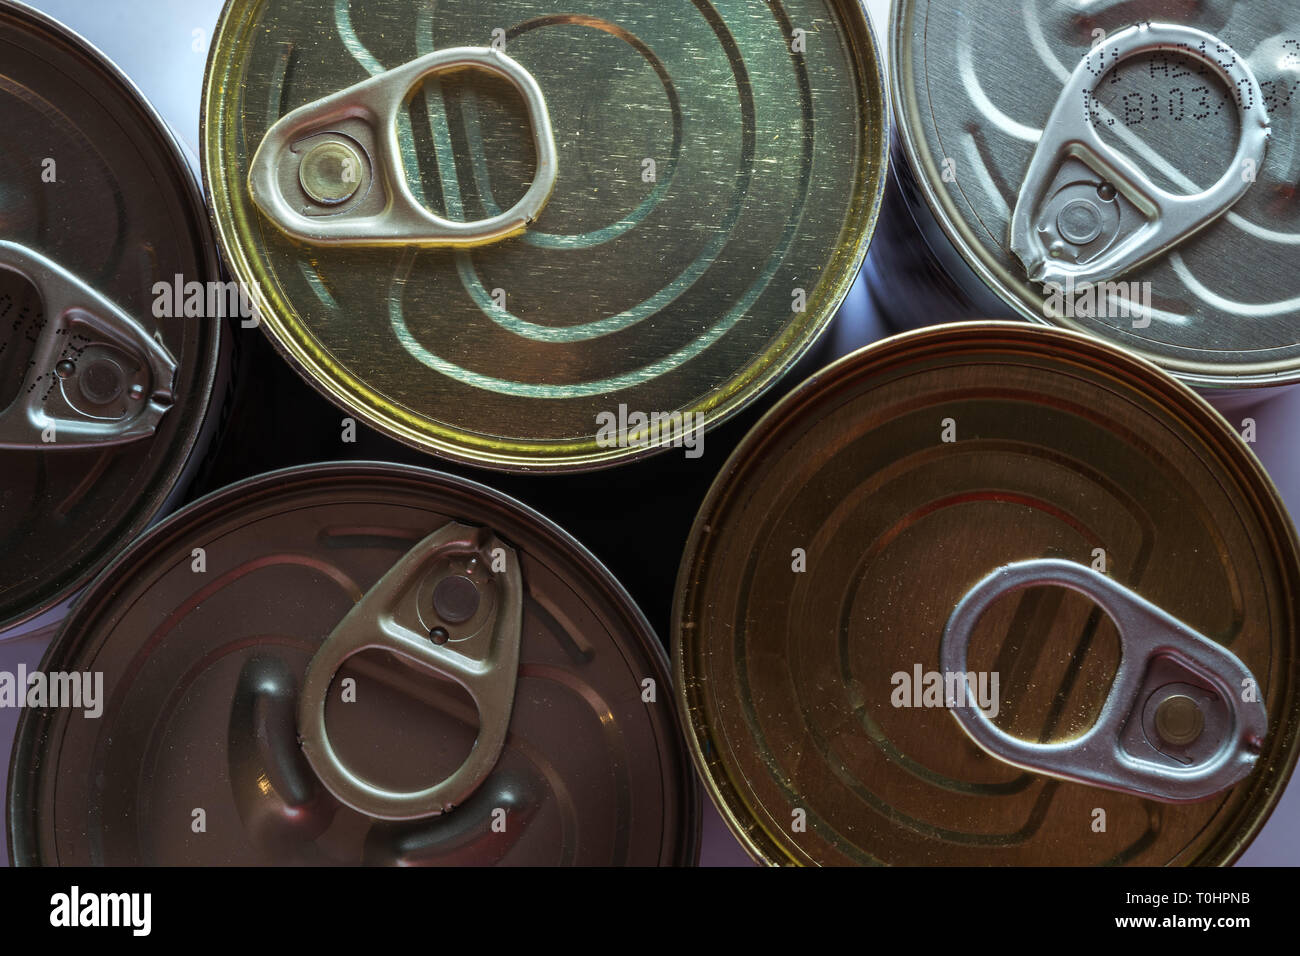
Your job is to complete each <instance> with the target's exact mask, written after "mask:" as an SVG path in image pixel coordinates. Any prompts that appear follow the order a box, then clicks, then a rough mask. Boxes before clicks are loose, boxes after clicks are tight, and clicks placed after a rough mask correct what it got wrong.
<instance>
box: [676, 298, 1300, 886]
mask: <svg viewBox="0 0 1300 956" xmlns="http://www.w3.org/2000/svg"><path fill="white" fill-rule="evenodd" d="M954 336H960V337H963V338H968V339H970V340H971V341H972V342H975V341H979V340H980V339H983V340H984V341H993V340H996V339H1003V340H1005V339H1006V338H1008V337H1010V338H1014V339H1018V340H1019V341H1020V342H1028V341H1030V340H1035V341H1038V342H1041V343H1045V344H1046V345H1047V346H1048V347H1051V346H1053V345H1055V346H1056V347H1057V348H1058V349H1060V350H1061V351H1066V352H1069V353H1071V354H1072V355H1074V356H1076V357H1077V358H1078V359H1079V360H1080V361H1081V362H1082V361H1084V360H1086V359H1087V358H1089V357H1090V356H1089V353H1091V355H1092V356H1096V357H1099V358H1102V359H1106V360H1108V361H1111V362H1115V363H1116V364H1117V365H1119V366H1120V367H1121V368H1123V367H1124V366H1127V368H1126V369H1125V378H1127V379H1129V380H1135V379H1137V378H1142V379H1143V380H1144V381H1146V382H1148V383H1149V384H1150V385H1151V386H1152V387H1151V388H1150V395H1149V398H1151V399H1152V401H1160V402H1162V403H1163V404H1164V405H1165V407H1168V408H1170V409H1171V410H1174V409H1177V408H1179V407H1181V410H1182V411H1184V412H1188V411H1190V412H1192V413H1193V414H1196V415H1199V416H1200V425H1201V426H1202V427H1201V428H1200V429H1198V431H1200V432H1201V433H1202V435H1203V437H1204V439H1205V440H1206V442H1207V444H1210V445H1211V450H1212V451H1213V452H1214V454H1215V457H1216V459H1219V460H1220V461H1222V462H1224V463H1227V462H1229V461H1230V457H1231V456H1234V455H1235V456H1236V458H1237V460H1236V461H1235V462H1234V463H1233V469H1232V470H1233V471H1235V472H1238V473H1240V474H1241V477H1242V479H1243V485H1242V489H1241V490H1242V492H1243V498H1242V500H1246V501H1249V502H1251V503H1252V505H1253V507H1252V510H1253V512H1254V513H1255V515H1256V516H1257V517H1258V518H1260V519H1261V525H1263V527H1264V528H1265V530H1266V531H1267V532H1268V536H1269V538H1268V540H1269V543H1270V545H1271V547H1272V554H1273V556H1274V557H1275V558H1277V559H1280V560H1278V562H1277V567H1278V570H1279V572H1280V576H1281V577H1283V578H1284V579H1285V580H1286V583H1287V587H1286V589H1285V592H1284V593H1283V594H1282V595H1281V597H1282V598H1283V599H1284V600H1285V602H1286V607H1287V608H1288V610H1289V614H1288V616H1287V621H1288V623H1289V624H1290V626H1291V627H1292V628H1293V633H1294V634H1300V630H1296V628H1297V626H1298V625H1300V538H1298V537H1297V532H1296V527H1295V525H1294V523H1293V522H1292V521H1291V519H1290V517H1289V513H1288V511H1287V509H1286V506H1285V504H1284V503H1283V501H1282V497H1281V494H1280V493H1279V492H1278V490H1277V486H1276V485H1275V484H1274V482H1273V480H1272V478H1271V477H1270V476H1269V474H1268V472H1267V471H1266V470H1265V468H1264V466H1263V464H1262V463H1261V462H1260V461H1259V459H1258V457H1257V456H1256V455H1255V453H1254V452H1253V451H1252V450H1251V448H1250V446H1248V445H1246V444H1245V443H1244V442H1243V441H1242V440H1241V436H1240V435H1238V434H1237V432H1236V431H1234V430H1233V428H1232V426H1231V425H1230V424H1229V423H1228V421H1227V419H1225V418H1224V417H1223V416H1222V415H1221V414H1220V413H1219V412H1218V411H1217V410H1216V409H1215V408H1214V407H1213V406H1212V405H1210V404H1209V402H1207V401H1206V400H1205V399H1204V398H1202V397H1201V396H1200V395H1198V394H1197V393H1196V392H1195V391H1194V390H1192V388H1190V387H1189V386H1188V385H1187V384H1185V383H1183V382H1181V381H1179V380H1178V379H1176V378H1174V377H1173V376H1172V375H1170V374H1168V373H1167V372H1165V371H1163V370H1162V369H1161V368H1159V367H1158V366H1157V365H1156V364H1155V363H1153V362H1151V361H1149V360H1148V359H1145V358H1142V357H1141V356H1137V355H1134V354H1132V353H1131V352H1128V351H1126V350H1124V349H1121V348H1119V347H1118V346H1115V345H1113V344H1111V343H1109V342H1105V341H1103V340H1099V339H1096V338H1093V337H1091V336H1088V335H1085V334H1083V333H1081V332H1075V331H1073V330H1070V329H1061V328H1056V327H1046V326H1041V325H1030V324H1026V323H1023V322H1015V321H1004V320H998V321H971V322H952V323H945V324H942V325H935V326H929V327H926V328H922V329H917V330H914V331H910V332H904V333H902V334H899V335H896V336H894V337H892V338H889V339H884V340H882V341H880V342H876V343H873V344H871V345H868V346H865V347H864V348H861V349H858V350H857V351H855V352H851V353H849V354H848V355H846V356H844V357H842V358H840V359H839V360H837V361H835V362H833V363H832V364H830V365H828V366H827V367H826V368H824V369H822V370H821V371H820V372H818V373H816V374H815V375H813V376H811V377H810V378H808V379H807V380H806V381H804V382H802V383H801V384H800V385H798V386H797V387H796V388H794V389H793V390H792V391H791V392H790V393H789V394H787V395H786V396H785V397H784V398H782V399H781V401H780V402H778V403H777V404H776V406H774V407H773V408H772V409H770V410H769V411H768V412H767V413H766V414H764V415H763V417H762V418H761V419H760V420H759V421H758V423H757V424H755V425H754V427H753V428H752V429H750V431H749V433H748V434H746V435H745V437H744V438H743V439H742V440H741V442H740V444H739V445H737V446H736V449H735V450H734V451H733V452H732V454H731V456H730V457H729V458H728V459H727V461H726V463H725V464H724V465H723V467H722V469H721V470H720V471H719V472H718V475H717V477H716V478H715V479H714V481H713V484H712V485H711V486H710V487H709V491H708V494H707V495H706V496H705V498H704V501H703V503H702V504H701V506H700V510H699V511H698V512H697V513H696V516H695V520H694V521H693V522H692V525H691V532H690V535H689V537H688V538H687V541H686V545H685V548H684V550H683V552H682V561H681V564H680V565H679V566H678V572H677V580H676V584H675V586H674V588H673V609H672V663H673V688H674V694H675V695H676V697H677V705H678V710H679V712H680V713H681V714H683V715H685V716H686V717H687V718H688V724H687V726H686V742H687V746H688V748H689V750H690V753H691V760H692V762H693V763H694V765H695V769H696V772H697V773H698V774H699V776H700V778H701V780H702V781H703V782H704V789H705V792H706V793H707V794H708V795H709V799H710V800H712V802H713V804H714V806H715V807H717V810H718V812H719V814H720V815H721V816H722V818H723V820H725V821H726V823H727V826H728V828H729V829H730V830H731V832H732V833H733V835H734V836H735V837H736V838H737V839H738V840H739V841H740V843H741V845H742V846H743V847H744V848H745V850H746V852H748V853H749V855H750V856H751V857H752V858H753V859H754V860H755V861H756V862H758V863H763V864H767V865H770V866H780V865H789V864H793V863H796V862H797V861H796V860H794V859H793V858H792V857H790V856H789V855H788V854H787V853H785V852H784V851H783V850H781V848H780V847H778V846H777V845H776V844H775V842H773V841H771V840H765V839H763V836H764V834H763V830H762V827H761V825H759V824H758V823H757V821H756V820H754V818H753V815H752V813H748V811H747V808H746V807H745V805H744V802H743V801H742V800H741V799H739V798H738V797H737V796H736V795H735V794H734V793H732V794H731V795H730V799H729V797H728V794H727V791H728V790H729V789H730V785H729V784H728V785H727V786H723V785H722V784H720V782H719V780H718V776H719V775H718V774H715V773H714V772H713V770H714V768H719V769H720V768H721V764H720V761H719V760H718V758H717V757H714V758H712V759H710V758H708V757H706V756H705V754H704V749H703V746H702V741H703V740H704V739H709V740H712V732H711V730H710V728H709V726H708V725H707V724H706V723H705V721H704V720H703V719H702V718H701V713H702V709H701V708H700V707H699V706H696V705H695V701H693V700H692V697H691V695H690V694H688V692H687V680H688V677H689V674H688V670H687V661H686V653H685V652H686V643H685V635H684V633H683V627H682V624H683V621H684V619H685V615H686V613H687V611H688V603H689V602H690V601H691V599H692V598H693V592H695V591H698V589H699V581H698V578H699V575H698V574H696V573H695V572H696V564H697V560H696V559H697V556H698V554H699V553H700V551H701V550H702V548H703V545H704V542H705V539H706V537H707V536H708V535H709V534H710V533H711V532H710V527H711V524H712V519H713V516H714V514H715V513H716V511H717V507H718V505H719V503H720V502H721V501H722V499H723V498H724V497H726V496H727V495H728V494H729V493H730V492H731V491H732V485H733V482H734V480H735V478H736V476H737V475H738V474H739V473H741V472H742V471H743V470H744V468H745V466H746V463H747V461H750V460H753V459H754V454H755V451H756V450H757V449H758V448H760V447H761V446H762V445H763V444H764V443H765V442H766V441H767V439H768V438H769V437H771V436H772V435H773V434H776V433H777V432H778V430H779V429H780V428H781V427H782V426H783V424H784V423H785V422H786V421H787V420H789V419H790V418H793V417H796V416H797V415H799V414H800V413H801V412H802V409H803V407H804V406H805V405H810V404H813V403H815V402H816V401H817V400H818V399H819V398H821V397H822V396H823V395H824V394H825V392H826V391H827V390H828V389H830V388H832V387H834V386H835V385H836V384H837V383H839V382H840V381H842V380H843V378H844V377H845V376H846V375H851V374H852V373H853V371H854V370H855V368H856V367H857V366H859V365H860V364H863V363H869V362H871V361H873V360H875V359H876V358H877V357H879V356H881V355H887V354H889V353H891V352H898V353H900V354H904V353H908V352H910V351H911V350H913V349H914V348H915V347H916V346H918V345H919V346H922V347H927V346H928V347H929V348H931V349H932V350H943V347H944V344H945V343H948V344H949V345H951V340H952V338H953V337H954ZM1183 421H1184V422H1185V423H1188V424H1190V422H1191V419H1187V418H1184V419H1183ZM1293 639H1294V638H1293ZM1295 670H1296V669H1295V668H1291V671H1290V672H1288V671H1285V670H1284V671H1283V672H1282V677H1283V679H1285V680H1286V681H1287V682H1288V683H1290V684H1291V685H1292V690H1291V693H1290V695H1289V696H1290V698H1291V701H1290V707H1289V708H1288V709H1287V710H1286V711H1284V712H1283V713H1282V714H1281V716H1280V717H1279V718H1278V720H1279V723H1278V724H1277V727H1278V731H1277V732H1278V733H1281V734H1283V737H1284V741H1286V740H1289V743H1284V744H1283V745H1282V746H1283V747H1284V750H1285V762H1284V765H1283V766H1282V768H1281V770H1280V771H1279V773H1278V774H1277V775H1276V776H1275V777H1274V778H1273V782H1274V783H1275V784H1276V785H1275V786H1273V787H1272V789H1268V788H1265V792H1264V793H1263V794H1261V795H1259V796H1257V797H1255V798H1254V799H1253V800H1251V801H1250V804H1251V807H1252V809H1251V813H1250V817H1251V819H1250V822H1249V825H1248V826H1246V827H1244V828H1241V829H1239V830H1238V831H1237V832H1236V833H1234V834H1231V835H1230V839H1229V841H1228V845H1226V846H1221V845H1220V842H1221V841H1216V842H1214V843H1212V844H1210V846H1209V847H1208V848H1207V850H1206V853H1207V854H1208V855H1209V856H1210V860H1209V861H1208V862H1210V863H1212V864H1213V865H1219V866H1227V865H1230V864H1232V863H1233V862H1234V861H1235V860H1236V859H1237V858H1238V857H1240V856H1241V854H1242V853H1244V852H1245V850H1246V848H1247V847H1248V846H1249V845H1250V843H1251V841H1252V840H1253V839H1254V838H1255V836H1256V835H1258V833H1259V832H1260V830H1262V829H1263V827H1264V824H1265V823H1266V822H1267V821H1268V818H1269V816H1270V815H1271V814H1272V812H1273V810H1274V809H1275V808H1276V807H1277V804H1278V802H1279V801H1280V799H1281V796H1282V793H1283V791H1284V790H1285V789H1286V784H1287V782H1288V781H1289V780H1290V779H1291V778H1292V775H1293V773H1292V772H1293V771H1294V769H1295V767H1296V763H1297V760H1298V759H1300V687H1297V685H1300V675H1297V674H1296V673H1294V672H1295ZM1287 696H1288V695H1287V694H1285V693H1284V694H1283V695H1282V699H1284V700H1285V699H1286V698H1287ZM714 749H715V752H716V751H717V748H714ZM1248 780H1249V778H1248ZM1241 785H1242V784H1238V785H1237V786H1241ZM1255 786H1258V784H1256V785H1255ZM1198 862H1199V861H1198Z"/></svg>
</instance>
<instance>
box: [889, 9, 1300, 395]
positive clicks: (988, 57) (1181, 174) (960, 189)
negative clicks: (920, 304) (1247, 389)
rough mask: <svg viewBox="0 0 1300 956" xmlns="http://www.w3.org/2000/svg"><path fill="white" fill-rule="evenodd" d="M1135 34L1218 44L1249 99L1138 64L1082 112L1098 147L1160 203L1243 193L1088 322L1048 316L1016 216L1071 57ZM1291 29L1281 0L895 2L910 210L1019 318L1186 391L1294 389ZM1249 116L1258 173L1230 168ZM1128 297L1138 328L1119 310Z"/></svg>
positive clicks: (1190, 73)
mask: <svg viewBox="0 0 1300 956" xmlns="http://www.w3.org/2000/svg"><path fill="white" fill-rule="evenodd" d="M1148 21H1151V22H1154V23H1168V24H1173V25H1182V26H1189V27H1194V28H1197V29H1198V30H1200V31H1203V32H1205V33H1207V34H1209V35H1211V36H1213V37H1214V38H1217V40H1218V41H1220V42H1222V43H1223V44H1225V45H1226V48H1230V49H1231V50H1233V51H1235V52H1236V54H1237V55H1238V56H1239V57H1240V58H1241V59H1242V60H1243V61H1244V62H1245V64H1246V65H1247V67H1248V68H1249V70H1250V72H1251V73H1252V74H1253V75H1254V77H1255V78H1257V80H1258V89H1259V93H1260V96H1261V98H1262V103H1260V102H1256V101H1254V99H1253V94H1252V93H1250V92H1249V88H1248V87H1247V90H1246V91H1245V92H1234V91H1233V90H1230V89H1229V88H1228V87H1227V85H1226V84H1225V83H1224V81H1223V80H1222V79H1221V78H1220V77H1219V76H1218V75H1216V74H1215V71H1213V70H1211V69H1209V68H1207V67H1206V66H1205V65H1204V64H1203V63H1198V62H1196V61H1195V60H1193V59H1191V58H1189V57H1187V56H1185V55H1179V54H1177V53H1172V52H1168V51H1156V52H1147V53H1144V54H1141V55H1138V56H1135V57H1133V58H1131V59H1128V60H1125V61H1123V62H1121V63H1119V65H1118V66H1116V67H1114V68H1113V69H1109V70H1108V72H1106V73H1105V75H1104V76H1103V77H1099V80H1100V82H1099V85H1098V88H1097V91H1096V97H1095V100H1094V101H1093V103H1092V109H1093V114H1094V116H1095V117H1096V120H1095V121H1096V125H1097V127H1098V129H1099V131H1100V136H1101V139H1102V140H1103V142H1104V143H1105V145H1106V146H1107V147H1108V148H1110V149H1113V150H1114V151H1115V153H1116V154H1118V155H1120V156H1122V157H1124V158H1125V159H1126V160H1127V161H1129V162H1132V163H1134V164H1135V165H1136V167H1137V169H1138V170H1139V171H1140V172H1141V174H1142V175H1143V176H1146V177H1149V179H1150V181H1151V182H1152V183H1153V184H1154V185H1155V186H1156V187H1158V188H1159V189H1161V190H1165V191H1168V192H1169V193H1171V194H1176V195H1185V194H1188V193H1196V192H1200V191H1202V190H1207V189H1209V188H1210V187H1211V186H1213V185H1214V184H1215V183H1216V181H1219V180H1220V179H1221V178H1222V177H1225V176H1226V175H1231V176H1233V177H1236V178H1237V179H1241V178H1242V177H1249V178H1250V180H1251V182H1250V186H1249V188H1248V189H1247V190H1246V191H1245V194H1244V195H1243V196H1242V198H1241V199H1240V200H1239V201H1237V202H1236V203H1235V204H1234V205H1232V206H1231V207H1230V208H1229V209H1228V210H1227V212H1226V213H1224V214H1223V215H1222V216H1221V217H1219V218H1217V219H1214V220H1213V221H1210V222H1209V223H1208V224H1207V225H1204V227H1203V228H1201V229H1200V231H1197V232H1195V233H1194V234H1192V235H1190V236H1189V237H1187V238H1185V239H1183V240H1182V241H1181V242H1180V243H1178V244H1177V245H1176V246H1174V247H1173V248H1172V249H1170V250H1169V251H1167V252H1166V253H1164V254H1163V255H1160V256H1158V257H1157V258H1155V259H1153V260H1152V261H1151V262H1149V263H1148V264H1146V265H1145V266H1142V267H1140V268H1137V269H1134V270H1132V271H1130V272H1127V273H1125V274H1123V275H1120V276H1118V277H1117V279H1118V281H1122V282H1125V283H1126V284H1127V283H1132V284H1133V285H1131V286H1130V285H1126V286H1125V287H1124V288H1122V289H1119V290H1117V291H1115V292H1114V293H1113V294H1112V295H1110V302H1109V304H1108V307H1106V308H1099V309H1097V310H1095V311H1096V312H1097V313H1099V314H1095V315H1093V314H1081V315H1059V314H1049V313H1050V312H1051V311H1052V310H1051V307H1050V305H1049V304H1048V299H1049V296H1048V295H1045V294H1044V291H1043V289H1042V288H1041V287H1039V286H1038V285H1037V284H1035V283H1033V282H1031V281H1030V280H1029V277H1028V275H1027V274H1026V272H1025V269H1024V267H1023V266H1022V264H1021V263H1020V262H1019V261H1018V260H1017V259H1016V257H1015V256H1014V255H1013V254H1012V252H1011V247H1010V239H1011V236H1010V226H1011V216H1012V211H1013V209H1014V208H1015V206H1016V203H1017V199H1018V195H1019V192H1020V190H1021V186H1022V184H1023V183H1024V181H1025V177H1026V173H1027V172H1028V170H1029V168H1030V161H1031V158H1032V157H1033V155H1034V153H1035V150H1036V149H1037V148H1038V147H1039V145H1040V139H1041V137H1042V136H1043V129H1044V126H1045V125H1046V124H1047V122H1048V120H1049V118H1050V117H1051V115H1052V111H1053V108H1054V107H1055V105H1056V103H1057V101H1058V98H1059V97H1060V95H1061V91H1062V88H1063V87H1064V86H1065V84H1066V83H1067V81H1068V80H1069V78H1070V76H1071V74H1072V73H1073V72H1074V71H1075V69H1076V67H1077V66H1078V64H1079V63H1080V61H1081V59H1082V58H1083V57H1084V56H1085V55H1086V54H1088V53H1089V51H1090V50H1091V49H1093V44H1094V43H1104V42H1107V40H1108V38H1110V37H1112V36H1115V35H1116V34H1119V33H1121V32H1122V31H1123V30H1124V29H1125V28H1129V27H1133V26H1135V25H1140V24H1142V23H1144V22H1148ZM1297 23H1300V4H1297V3H1296V2H1294V0H1282V2H1273V3H1230V2H1227V0H1220V2H1209V3H1203V4H1196V5H1193V6H1189V5H1187V4H1183V3H1178V2H1173V0H1143V2H1138V3H1120V2H1111V0H1107V2H1102V3H1088V4H1080V3H1073V2H1055V0H1054V2H1043V0H1030V2H1027V3H1015V4H986V3H975V2H966V0H937V2H932V0H903V2H900V3H898V4H896V5H895V10H894V18H893V26H892V50H891V55H892V71H893V79H894V87H893V95H894V104H895V110H896V114H897V116H898V118H899V130H898V139H899V141H900V143H901V145H902V148H903V150H904V152H905V154H906V157H907V161H908V163H909V164H910V165H911V167H912V169H913V171H914V174H915V177H916V180H917V183H918V185H919V187H920V192H921V195H922V197H923V202H922V203H921V204H920V210H921V212H920V213H919V214H920V215H933V216H935V217H936V218H937V220H938V222H939V225H940V226H941V227H942V229H943V231H944V232H945V233H946V234H947V236H948V238H949V239H950V240H951V242H952V243H953V244H954V245H955V246H956V247H957V249H958V251H959V252H960V253H961V255H962V257H963V258H964V260H965V263H966V267H967V268H968V269H969V270H971V271H972V272H973V273H974V275H975V276H977V277H978V278H979V279H980V280H982V281H983V282H984V283H986V284H987V285H988V286H990V287H991V288H992V289H993V290H994V291H995V292H997V293H998V294H999V295H1000V296H1001V297H1002V298H1003V299H1004V300H1005V301H1006V302H1007V303H1008V304H1009V307H1010V308H1011V309H1012V310H1014V312H1015V313H1016V314H1018V315H1020V316H1022V317H1025V318H1029V319H1031V320H1034V321H1038V322H1047V323H1051V324H1056V325H1061V326H1064V327H1069V328H1074V329H1078V330H1081V331H1085V332H1088V333H1090V334H1093V335H1096V336H1098V337H1101V338H1103V339H1106V340H1107V341H1111V342H1113V343H1115V344H1117V345H1120V346H1122V347H1124V348H1127V349H1129V350H1132V351H1134V352H1136V353H1137V354H1139V355H1141V356H1143V357H1145V358H1148V359H1150V360H1152V361H1155V362H1156V363H1157V364H1159V365H1161V366H1162V367H1163V368H1165V369H1166V370H1168V371H1171V372H1173V373H1174V374H1176V375H1178V376H1179V377H1180V378H1182V379H1183V380H1184V381H1186V382H1188V383H1190V384H1193V385H1196V386H1199V387H1212V388H1231V387H1242V386H1257V385H1271V384H1282V383H1290V382H1295V381H1297V380H1300V277H1298V275H1297V272H1296V270H1295V268H1294V263H1295V261H1296V258H1295V250H1296V247H1297V244H1300V200H1298V198H1297V197H1298V195H1300V194H1297V191H1296V182H1297V178H1298V177H1300V125H1298V124H1297V123H1296V121H1295V112H1294V111H1295V109H1296V108H1297V98H1296V97H1295V93H1296V92H1297V90H1298V89H1300V30H1298V29H1297ZM1214 49H1215V47H1214V46H1211V47H1210V51H1211V52H1213V50H1214ZM1108 62H1109V61H1108ZM1225 62H1227V60H1226V59H1225ZM1239 97H1240V99H1239ZM1261 105H1262V106H1263V107H1264V109H1265V110H1266V112H1267V114H1268V118H1269V121H1270V125H1271V135H1270V138H1269V141H1268V148H1267V153H1266V155H1265V157H1264V160H1263V162H1262V164H1260V165H1258V168H1253V167H1252V168H1246V166H1245V165H1242V167H1241V168H1237V167H1236V166H1234V164H1233V159H1234V152H1235V151H1236V148H1237V144H1238V142H1239V140H1240V138H1241V136H1242V135H1244V134H1243V132H1242V123H1243V119H1242V115H1243V107H1245V106H1250V107H1252V108H1254V109H1255V110H1258V108H1259V107H1260V106H1261ZM1078 110H1079V112H1080V114H1082V113H1083V110H1084V105H1083V104H1082V103H1081V104H1079V105H1078ZM958 281H959V282H962V281H966V280H965V279H964V278H959V280H958ZM1148 300H1149V301H1148ZM1139 301H1141V302H1142V304H1143V306H1144V307H1145V312H1144V317H1145V318H1146V319H1149V325H1144V324H1143V323H1134V322H1133V321H1131V318H1130V316H1129V314H1128V312H1127V311H1126V310H1125V309H1124V306H1125V305H1126V304H1137V303H1139ZM1088 311H1090V310H1084V312H1085V313H1086V312H1088Z"/></svg>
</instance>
